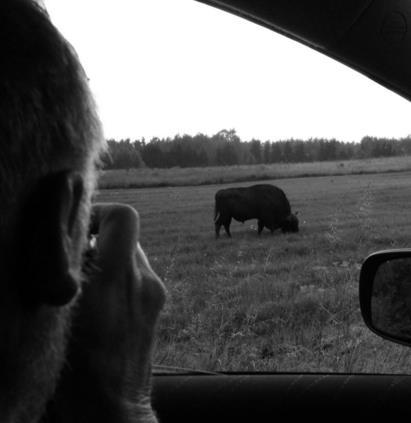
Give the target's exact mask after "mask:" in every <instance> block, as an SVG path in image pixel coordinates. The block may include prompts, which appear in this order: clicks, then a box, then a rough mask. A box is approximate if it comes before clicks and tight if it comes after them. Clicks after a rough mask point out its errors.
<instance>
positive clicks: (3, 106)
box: [0, 0, 103, 231]
mask: <svg viewBox="0 0 411 423" xmlns="http://www.w3.org/2000/svg"><path fill="white" fill-rule="evenodd" d="M0 57H1V58H3V60H1V62H2V64H1V66H0V152H1V154H0V180H1V182H0V203H1V207H2V212H1V213H0V218H1V219H5V221H6V222H7V221H8V217H9V216H8V212H10V211H11V210H13V209H14V205H15V203H20V202H21V201H23V200H24V198H25V194H27V193H30V191H31V189H32V187H33V184H35V183H36V181H38V180H39V179H40V178H41V177H42V176H45V175H47V174H49V173H53V172H58V171H62V170H75V171H78V172H82V173H83V175H84V176H85V182H86V184H88V185H89V186H90V187H91V186H94V183H95V181H94V174H95V172H94V168H95V166H96V163H97V162H98V159H99V155H100V152H101V149H102V145H103V134H102V130H101V125H100V122H99V119H98V117H97V114H96V107H95V104H94V101H93V98H92V95H91V93H90V91H89V87H88V82H87V77H86V75H85V72H84V70H83V68H82V67H81V65H80V63H79V60H78V58H77V55H76V53H75V52H74V49H73V48H72V47H71V45H70V44H69V43H68V42H67V41H66V40H65V39H64V37H63V36H62V35H61V34H60V33H59V31H58V30H57V29H56V28H55V27H54V26H53V24H52V23H51V22H50V20H49V18H48V16H47V13H46V12H45V11H44V10H43V9H42V7H41V6H40V5H39V4H37V3H35V2H33V1H32V0H1V1H0ZM3 223H4V220H3V221H0V231H2V230H3V226H4V225H3Z"/></svg>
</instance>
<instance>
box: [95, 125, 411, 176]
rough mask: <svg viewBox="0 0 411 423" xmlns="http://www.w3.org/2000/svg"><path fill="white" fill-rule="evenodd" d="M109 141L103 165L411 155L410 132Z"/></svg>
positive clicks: (124, 166)
mask: <svg viewBox="0 0 411 423" xmlns="http://www.w3.org/2000/svg"><path fill="white" fill-rule="evenodd" d="M107 143H108V152H107V154H106V155H105V156H104V157H103V168H104V169H133V168H144V167H148V168H171V167H182V168H184V167H206V166H232V165H249V164H272V163H304V162H317V161H330V160H351V159H366V158H379V157H393V156H406V155H411V135H409V136H407V137H405V138H378V137H371V136H365V137H363V138H362V140H361V142H359V143H355V142H344V141H339V140H336V139H325V138H310V139H308V140H301V139H287V140H280V141H261V140H258V139H252V140H250V141H242V140H241V139H240V137H239V136H238V135H237V133H236V131H235V130H234V129H230V130H226V129H223V130H221V131H219V132H218V133H216V134H215V135H213V136H208V135H204V134H201V133H199V134H197V135H194V136H191V135H176V136H175V137H174V138H152V139H151V140H149V141H146V140H145V139H144V138H143V139H141V140H134V141H131V140H130V139H125V140H114V139H109V140H108V141H107Z"/></svg>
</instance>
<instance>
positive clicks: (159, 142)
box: [47, 0, 411, 373]
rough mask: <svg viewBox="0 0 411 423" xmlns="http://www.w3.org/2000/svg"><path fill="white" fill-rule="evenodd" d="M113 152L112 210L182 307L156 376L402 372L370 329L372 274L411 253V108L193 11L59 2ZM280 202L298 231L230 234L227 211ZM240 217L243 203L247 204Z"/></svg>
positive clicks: (171, 310)
mask: <svg viewBox="0 0 411 423" xmlns="http://www.w3.org/2000/svg"><path fill="white" fill-rule="evenodd" d="M47 7H48V11H49V13H50V16H51V18H52V20H53V21H54V22H55V24H56V25H57V26H58V27H59V28H60V30H61V31H62V32H63V34H64V35H65V36H66V37H67V38H68V40H69V41H70V42H71V43H72V44H73V46H74V48H75V49H76V50H77V52H78V54H79V56H80V59H81V61H82V63H83V65H84V68H85V70H86V72H87V75H88V77H89V78H90V84H91V87H92V89H93V91H94V93H95V96H96V99H97V103H98V107H99V111H100V116H101V119H102V121H103V125H104V128H105V134H106V138H107V139H108V140H109V148H110V152H111V158H108V157H106V158H105V159H104V164H105V168H104V171H103V173H102V178H101V183H100V192H99V195H98V199H99V200H100V201H119V202H126V203H129V204H132V205H133V206H135V207H136V208H137V209H138V211H139V213H140V216H141V222H142V223H141V224H142V244H143V247H144V248H145V250H146V251H147V253H148V256H149V259H150V261H151V263H152V265H153V267H154V269H155V270H156V271H157V273H158V274H159V275H160V277H161V278H162V279H163V280H164V282H165V284H166V286H167V288H168V291H169V299H168V303H167V305H166V307H165V310H164V312H163V316H162V319H161V321H160V325H159V334H158V335H159V336H158V344H157V349H156V352H155V362H156V363H157V364H158V365H160V366H175V367H184V368H191V369H198V370H200V369H201V370H212V371H219V370H227V371H228V370H247V371H313V372H318V371H327V372H328V371H331V372H369V373H375V372H377V373H397V372H400V373H401V372H408V371H409V368H410V364H411V360H410V359H411V356H410V352H409V350H408V349H407V348H406V347H402V346H399V345H394V344H392V343H390V342H388V341H384V340H382V339H380V338H379V337H377V336H376V335H374V334H373V333H371V332H370V331H369V330H368V329H367V328H366V327H365V325H364V323H363V321H362V318H361V315H360V310H359V302H358V278H359V269H360V266H361V262H362V260H363V259H364V258H365V257H366V256H367V255H368V254H369V253H371V252H373V251H376V250H379V249H387V248H393V247H407V246H410V239H409V233H410V230H411V227H410V226H411V223H410V219H409V216H408V210H409V202H410V182H411V173H410V170H411V160H410V157H409V156H408V155H409V154H410V153H411V135H410V134H411V130H410V125H409V116H410V111H411V108H410V104H409V102H407V101H406V100H404V99H403V98H401V97H399V96H397V95H395V94H393V93H392V92H390V91H388V90H387V89H385V88H383V87H381V86H379V85H378V84H376V83H374V82H372V81H370V80H369V79H367V78H366V77H364V76H362V75H360V74H358V73H357V72H355V71H353V70H351V69H349V68H347V67H345V66H343V65H341V64H340V63H338V62H336V61H334V60H332V59H330V58H327V57H325V56H323V55H321V54H319V53H317V52H314V51H312V50H310V49H308V48H307V47H305V46H302V45H300V44H298V43H296V42H294V41H291V40H288V39H286V38H284V37H282V36H280V35H278V34H275V33H274V32H271V31H269V30H267V29H265V28H262V27H260V26H258V25H255V24H253V23H250V22H248V21H246V20H244V19H241V18H238V17H236V16H232V15H230V14H227V13H224V12H222V11H219V10H217V9H214V8H211V7H208V6H205V5H203V4H199V3H197V2H195V1H192V0H177V1H173V2H170V1H169V0H146V1H142V0H141V1H137V2H136V1H135V0H134V1H132V0H130V1H126V0H122V1H120V0H119V1H117V2H115V3H113V2H112V1H110V2H109V1H103V0H98V1H97V0H95V1H87V2H84V1H81V0H70V1H68V0H66V1H60V0H59V1H53V0H49V2H48V3H47ZM257 183H264V184H271V185H275V186H277V187H279V188H281V189H282V190H283V191H284V192H285V194H286V196H287V198H288V200H289V202H290V204H291V210H292V212H293V213H294V212H297V211H298V219H299V229H300V230H299V232H298V233H282V232H281V230H275V231H274V233H273V234H271V233H270V230H268V229H267V228H265V229H264V230H263V231H262V233H261V235H258V234H257V229H258V224H257V220H256V219H251V220H246V221H245V222H244V223H241V222H238V221H233V222H232V223H231V227H230V230H231V234H232V237H231V238H229V237H227V236H226V234H225V233H224V228H221V233H220V237H219V239H215V226H214V219H215V218H216V217H218V216H216V215H215V212H214V204H215V199H214V196H215V194H216V192H217V191H218V190H221V189H225V188H228V187H244V186H250V185H253V184H257ZM238 207H240V206H238Z"/></svg>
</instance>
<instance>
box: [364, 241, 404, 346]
mask: <svg viewBox="0 0 411 423" xmlns="http://www.w3.org/2000/svg"><path fill="white" fill-rule="evenodd" d="M360 306H361V313H362V316H363V319H364V322H365V323H366V325H367V326H368V327H369V328H370V329H371V330H372V331H373V332H375V333H376V334H378V335H380V336H382V337H383V338H386V339H389V340H391V341H393V342H397V343H400V344H404V345H408V346H411V249H401V250H388V251H380V252H377V253H374V254H371V255H370V256H368V257H367V258H366V259H365V261H364V263H363V265H362V268H361V273H360Z"/></svg>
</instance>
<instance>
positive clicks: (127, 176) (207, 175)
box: [100, 156, 411, 189]
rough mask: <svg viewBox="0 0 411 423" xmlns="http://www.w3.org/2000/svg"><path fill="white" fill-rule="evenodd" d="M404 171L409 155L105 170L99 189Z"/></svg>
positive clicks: (410, 163)
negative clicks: (325, 160) (308, 161)
mask: <svg viewBox="0 0 411 423" xmlns="http://www.w3.org/2000/svg"><path fill="white" fill-rule="evenodd" d="M407 170H410V171H411V158H410V157H406V156H401V157H388V158H387V157H385V158H380V159H363V160H346V161H334V162H332V161H330V162H313V163H276V164H270V165H264V164H261V165H244V166H220V167H196V168H178V167H176V168H171V169H149V168H147V169H130V170H107V171H103V172H102V174H101V178H100V188H103V189H108V188H147V187H162V186H164V187H167V186H196V185H209V184H226V183H234V182H247V181H248V182H249V181H262V180H270V179H284V178H297V177H299V178H301V177H307V176H334V175H359V174H368V173H382V172H403V171H407Z"/></svg>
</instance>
